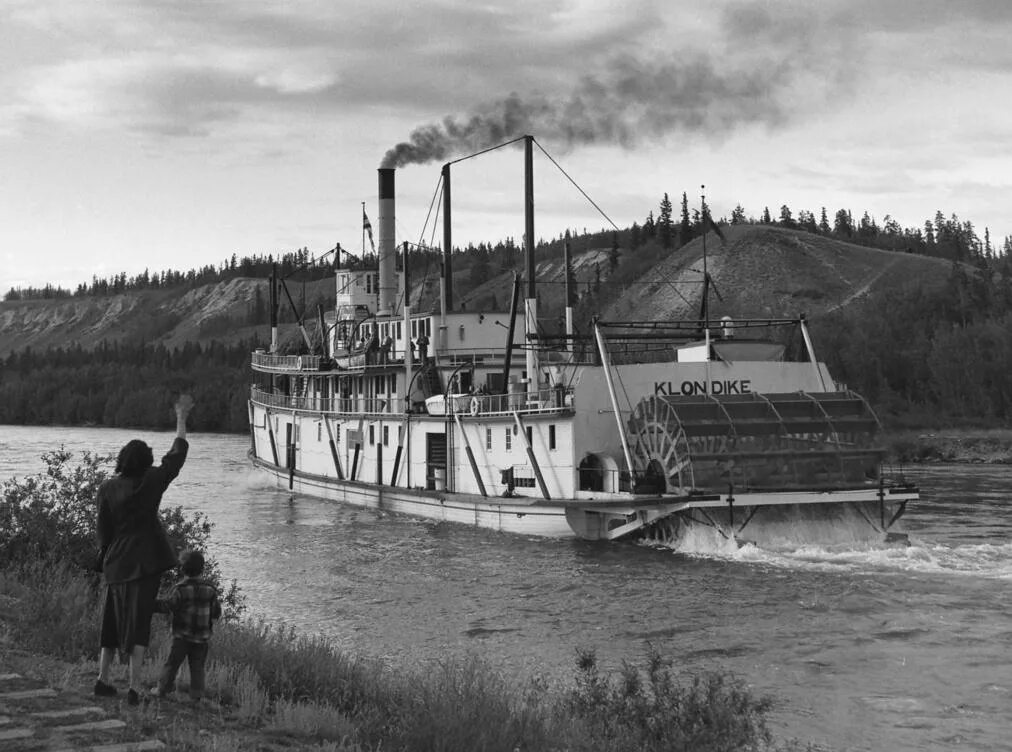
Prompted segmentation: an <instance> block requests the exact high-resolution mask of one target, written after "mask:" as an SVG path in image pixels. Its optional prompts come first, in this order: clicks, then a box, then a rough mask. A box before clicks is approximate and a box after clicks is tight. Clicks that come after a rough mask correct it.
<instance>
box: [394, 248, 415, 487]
mask: <svg viewBox="0 0 1012 752" xmlns="http://www.w3.org/2000/svg"><path fill="white" fill-rule="evenodd" d="M411 366H412V363H411V277H410V275H409V273H408V241H406V240H405V241H404V412H405V414H407V413H410V412H411V381H412V375H411ZM401 439H402V442H403V444H406V445H407V447H408V449H407V452H408V456H407V459H406V460H405V468H404V469H405V479H404V486H405V488H411V417H410V416H409V417H406V418H405V419H404V433H403V435H402V436H401ZM403 444H401V445H403ZM401 445H398V450H397V451H398V452H400V446H401ZM396 464H397V460H396V459H395V460H394V465H395V466H396ZM390 485H391V486H396V485H397V476H396V473H395V474H394V478H393V479H392V480H391V481H390Z"/></svg>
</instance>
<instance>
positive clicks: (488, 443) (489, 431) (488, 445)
mask: <svg viewBox="0 0 1012 752" xmlns="http://www.w3.org/2000/svg"><path fill="white" fill-rule="evenodd" d="M485 448H486V449H487V450H489V451H491V450H492V429H491V428H486V429H485Z"/></svg>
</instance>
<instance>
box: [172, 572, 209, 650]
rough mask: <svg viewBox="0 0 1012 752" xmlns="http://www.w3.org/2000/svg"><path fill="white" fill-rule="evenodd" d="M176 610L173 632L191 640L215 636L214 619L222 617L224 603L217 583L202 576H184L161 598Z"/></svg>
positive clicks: (204, 640)
mask: <svg viewBox="0 0 1012 752" xmlns="http://www.w3.org/2000/svg"><path fill="white" fill-rule="evenodd" d="M159 605H160V606H161V607H162V610H164V611H168V612H169V613H171V614H172V635H173V636H174V637H179V638H182V639H184V640H188V641H189V642H207V641H208V640H210V639H211V623H212V622H213V621H214V620H215V619H220V618H221V603H220V602H219V601H218V591H217V590H216V589H215V587H214V585H212V584H210V583H209V582H207V581H206V580H203V579H201V578H199V577H184V578H183V579H181V580H180V581H179V582H177V583H176V584H175V585H173V586H172V590H170V591H169V597H168V598H166V599H165V600H163V601H160V602H159Z"/></svg>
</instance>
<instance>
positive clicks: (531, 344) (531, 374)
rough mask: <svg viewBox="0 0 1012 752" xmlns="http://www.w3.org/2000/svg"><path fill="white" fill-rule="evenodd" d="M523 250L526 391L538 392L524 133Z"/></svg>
mask: <svg viewBox="0 0 1012 752" xmlns="http://www.w3.org/2000/svg"><path fill="white" fill-rule="evenodd" d="M524 249H525V252H526V254H527V300H526V301H525V305H524V331H525V334H526V335H527V336H526V339H527V391H528V392H530V393H534V392H537V391H538V353H537V346H536V344H535V338H536V337H537V334H538V298H537V292H536V290H535V282H534V136H524Z"/></svg>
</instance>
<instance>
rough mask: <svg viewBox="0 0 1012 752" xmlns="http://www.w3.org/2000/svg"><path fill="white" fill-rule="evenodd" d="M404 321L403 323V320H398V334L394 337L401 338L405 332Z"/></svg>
mask: <svg viewBox="0 0 1012 752" xmlns="http://www.w3.org/2000/svg"><path fill="white" fill-rule="evenodd" d="M402 323H403V322H401V321H398V322H397V336H396V337H394V339H400V338H401V336H402V334H403V327H402Z"/></svg>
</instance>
